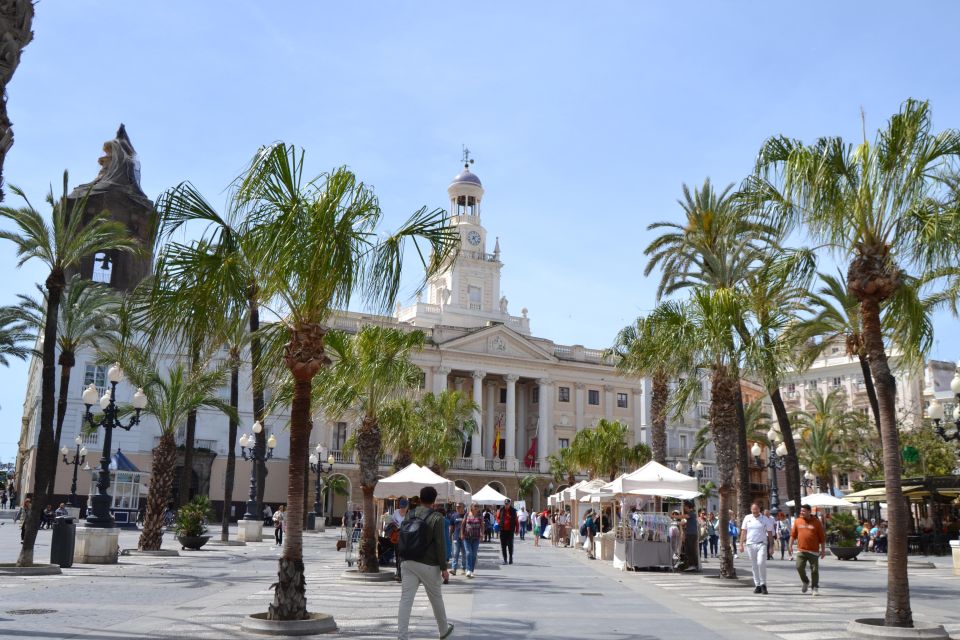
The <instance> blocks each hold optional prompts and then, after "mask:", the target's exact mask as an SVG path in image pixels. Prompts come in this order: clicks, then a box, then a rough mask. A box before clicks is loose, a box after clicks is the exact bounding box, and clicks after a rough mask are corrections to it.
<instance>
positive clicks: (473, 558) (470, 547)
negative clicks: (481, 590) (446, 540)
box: [463, 538, 480, 573]
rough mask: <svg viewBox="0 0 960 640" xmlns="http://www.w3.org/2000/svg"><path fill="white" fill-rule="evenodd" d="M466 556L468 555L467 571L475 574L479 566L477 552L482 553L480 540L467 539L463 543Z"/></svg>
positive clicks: (466, 561)
mask: <svg viewBox="0 0 960 640" xmlns="http://www.w3.org/2000/svg"><path fill="white" fill-rule="evenodd" d="M463 546H464V554H465V555H466V558H467V559H466V560H465V566H466V567H467V571H469V572H471V573H473V571H474V570H475V568H476V566H477V552H478V551H480V538H466V539H465V540H464V541H463Z"/></svg>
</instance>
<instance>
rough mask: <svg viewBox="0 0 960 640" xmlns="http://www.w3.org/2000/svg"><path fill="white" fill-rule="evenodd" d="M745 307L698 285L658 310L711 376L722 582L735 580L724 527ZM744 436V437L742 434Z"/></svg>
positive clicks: (695, 388) (736, 430) (732, 294)
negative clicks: (738, 324)
mask: <svg viewBox="0 0 960 640" xmlns="http://www.w3.org/2000/svg"><path fill="white" fill-rule="evenodd" d="M745 306H746V305H745V301H744V299H743V295H742V294H741V293H738V292H737V291H735V290H733V289H728V288H707V287H702V288H700V287H698V288H696V289H694V291H693V293H692V295H691V297H690V300H689V301H687V302H686V303H676V302H664V303H661V307H662V309H661V310H660V311H659V313H661V314H662V316H661V317H662V319H663V322H664V323H665V327H666V328H665V330H666V331H668V332H669V333H670V334H671V335H672V336H673V344H674V345H679V346H684V347H686V348H691V349H694V350H695V352H694V354H693V360H694V362H695V365H694V366H693V367H692V368H691V370H692V371H698V372H701V371H703V372H709V379H710V418H709V419H710V432H711V434H712V440H713V443H714V445H715V447H714V448H715V449H716V453H717V480H718V481H719V484H720V486H719V493H720V541H721V545H720V546H721V555H720V575H721V576H723V577H726V578H735V577H736V570H735V569H734V566H733V552H732V551H731V549H730V543H729V536H728V534H727V523H728V522H729V515H728V514H729V511H730V510H731V507H732V503H731V496H732V495H733V494H734V493H735V492H736V488H735V486H734V475H735V471H736V468H737V464H738V455H737V453H738V440H739V438H740V435H741V429H740V424H741V423H743V424H745V421H744V420H743V419H742V418H741V415H742V414H739V411H738V409H739V406H740V401H739V398H740V394H739V390H740V376H739V370H740V365H741V359H742V353H741V345H740V344H739V343H738V340H737V336H736V332H735V331H734V329H733V326H734V324H735V322H736V320H737V319H738V318H742V317H743V316H744V315H745V311H746V309H745ZM700 383H701V381H700V379H699V376H690V378H689V379H687V380H686V381H685V383H684V384H683V385H682V386H681V387H680V388H679V389H678V390H677V394H676V399H675V401H674V404H675V405H676V407H677V408H678V410H680V409H682V408H683V407H685V406H686V404H687V403H688V402H689V401H690V399H691V398H693V397H695V396H696V394H697V393H699V388H700ZM742 435H743V437H744V439H745V438H746V432H745V431H744V432H743V434H742ZM741 493H742V492H741Z"/></svg>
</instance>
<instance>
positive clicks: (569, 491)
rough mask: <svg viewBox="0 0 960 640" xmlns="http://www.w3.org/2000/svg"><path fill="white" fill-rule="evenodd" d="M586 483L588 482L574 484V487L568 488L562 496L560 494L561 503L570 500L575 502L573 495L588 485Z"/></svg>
mask: <svg viewBox="0 0 960 640" xmlns="http://www.w3.org/2000/svg"><path fill="white" fill-rule="evenodd" d="M586 482H587V481H586V480H581V481H580V482H578V483H576V484H574V485H572V486H569V487H567V488H566V489H564V490H563V491H561V492H560V494H559V495H560V501H561V502H567V501H568V500H573V494H574V492H575V491H576V489H577V487H580V486H583V485H584V484H586Z"/></svg>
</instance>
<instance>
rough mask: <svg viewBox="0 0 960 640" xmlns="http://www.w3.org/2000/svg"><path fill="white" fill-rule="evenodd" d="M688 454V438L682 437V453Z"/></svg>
mask: <svg viewBox="0 0 960 640" xmlns="http://www.w3.org/2000/svg"><path fill="white" fill-rule="evenodd" d="M686 452H687V436H685V435H683V434H681V435H680V453H682V454H685V453H686Z"/></svg>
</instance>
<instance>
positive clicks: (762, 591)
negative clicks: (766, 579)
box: [760, 584, 767, 593]
mask: <svg viewBox="0 0 960 640" xmlns="http://www.w3.org/2000/svg"><path fill="white" fill-rule="evenodd" d="M760 593H767V585H765V584H762V585H760Z"/></svg>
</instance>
